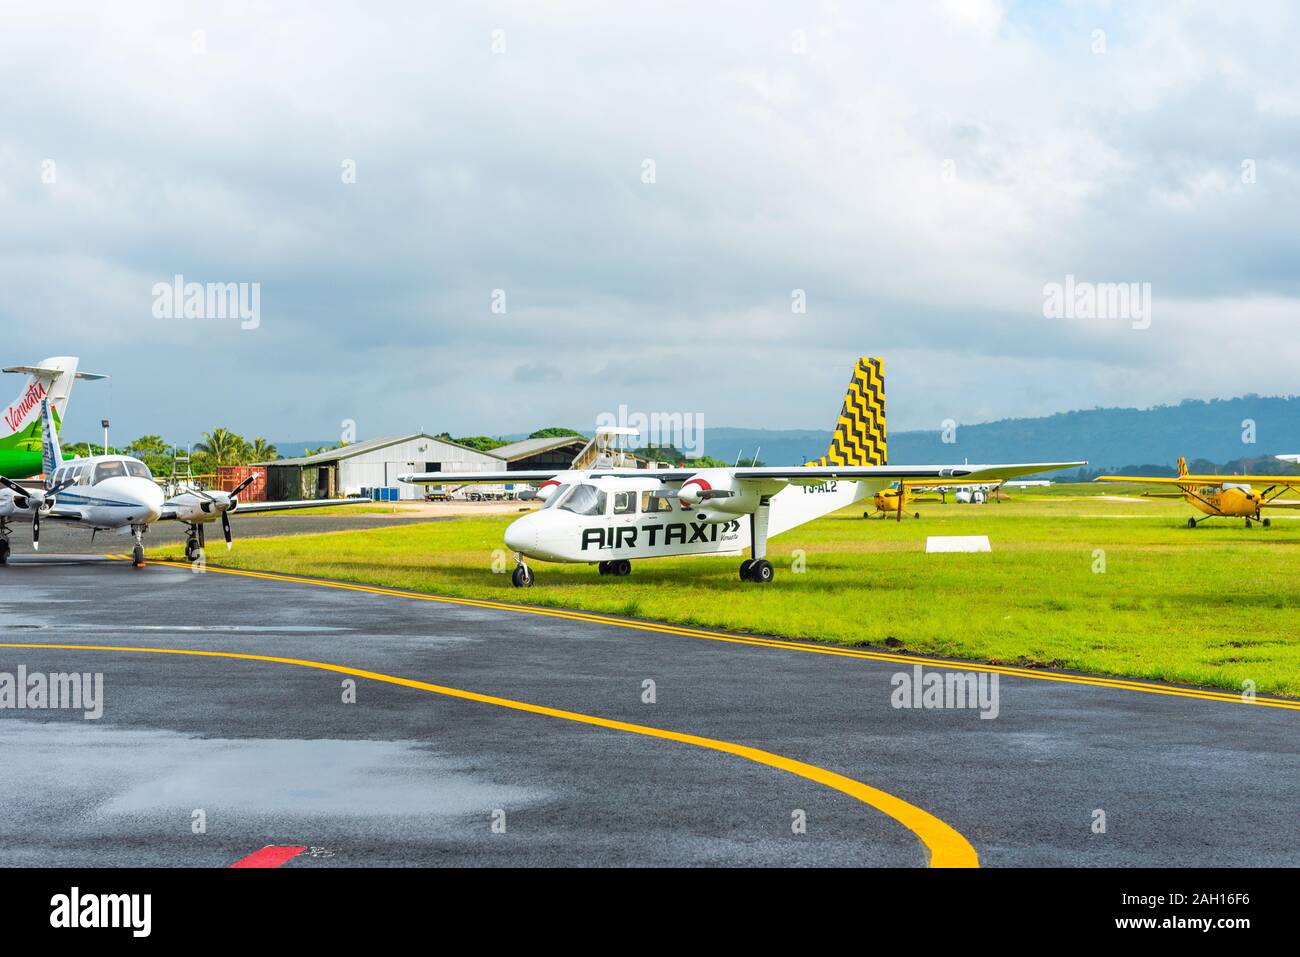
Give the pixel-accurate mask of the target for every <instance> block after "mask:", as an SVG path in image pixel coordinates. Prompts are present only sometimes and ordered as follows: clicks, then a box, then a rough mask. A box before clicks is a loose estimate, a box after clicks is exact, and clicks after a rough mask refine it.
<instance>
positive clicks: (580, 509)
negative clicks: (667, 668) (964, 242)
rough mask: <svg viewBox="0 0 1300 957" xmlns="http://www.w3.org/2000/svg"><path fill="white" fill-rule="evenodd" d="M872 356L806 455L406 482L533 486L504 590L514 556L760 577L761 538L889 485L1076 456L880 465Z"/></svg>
mask: <svg viewBox="0 0 1300 957" xmlns="http://www.w3.org/2000/svg"><path fill="white" fill-rule="evenodd" d="M885 463H886V456H885V386H884V377H883V374H882V361H881V360H880V359H878V358H866V357H864V358H862V359H859V360H858V363H857V365H856V367H855V368H854V371H853V376H852V378H851V379H850V380H849V389H848V393H847V394H846V395H845V397H844V406H843V408H842V410H841V412H840V417H839V421H838V423H837V424H836V427H835V433H834V435H833V437H832V439H831V446H830V449H829V450H828V451H827V453H826V455H824V456H822V458H821V459H819V460H817V461H816V462H808V463H807V464H806V465H803V466H790V467H779V468H772V467H766V466H761V467H757V468H753V467H750V468H746V467H744V466H740V467H736V468H705V469H696V468H658V467H654V468H647V469H634V468H613V469H596V470H586V469H584V470H567V471H558V472H556V471H536V472H534V471H518V472H509V471H507V472H460V473H454V474H452V473H447V472H426V473H419V474H413V475H403V476H399V478H400V480H401V481H403V482H411V483H415V484H426V485H428V484H443V483H448V484H472V483H498V482H541V483H542V484H541V488H540V489H539V490H538V495H539V497H542V498H544V499H545V502H546V504H545V505H543V506H542V508H541V509H539V510H538V511H536V512H533V513H531V514H529V515H525V516H523V517H522V518H519V519H516V520H515V521H514V522H513V523H511V525H510V526H509V527H508V528H507V529H506V532H505V543H506V545H507V546H508V547H509V548H510V549H512V550H513V551H514V552H515V562H516V567H515V571H514V574H513V576H512V578H511V580H512V581H513V583H514V585H515V586H516V587H527V586H529V585H531V584H532V583H533V572H532V569H530V568H529V567H528V565H527V564H526V562H525V561H524V559H525V558H534V559H537V560H540V561H548V562H585V563H588V564H596V565H597V566H598V567H599V569H600V573H601V574H602V575H626V574H628V573H629V572H630V571H631V568H632V561H633V560H639V559H643V558H664V557H668V556H675V555H727V554H739V553H740V552H741V551H742V550H743V549H745V548H749V549H750V557H749V558H748V559H746V560H745V561H743V562H742V563H741V565H740V578H741V580H742V581H751V582H769V581H771V580H772V576H773V569H772V563H771V562H769V561H768V560H767V558H766V557H765V556H766V554H767V540H768V539H769V538H771V537H772V536H774V535H780V534H781V533H782V532H786V531H789V530H790V529H792V528H797V527H798V526H800V525H803V524H805V523H807V522H811V521H812V520H814V519H816V518H820V517H822V516H823V515H828V514H830V513H831V512H835V511H838V510H839V509H841V508H844V507H845V506H846V505H851V504H852V503H854V502H857V501H861V500H862V499H864V498H866V497H868V496H870V495H874V494H875V493H876V492H877V491H879V490H880V489H882V488H884V487H885V486H887V485H889V484H890V483H891V482H894V481H899V480H907V479H956V480H959V481H958V484H961V483H962V481H963V480H964V481H965V482H976V481H988V482H997V481H1001V480H1003V479H1008V478H1014V477H1016V476H1018V475H1031V474H1033V473H1036V472H1049V471H1052V470H1053V469H1064V468H1073V467H1075V466H1079V465H1086V464H1087V463H1086V462H1034V463H1028V464H1017V465H887V464H885Z"/></svg>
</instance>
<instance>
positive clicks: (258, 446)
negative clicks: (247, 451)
mask: <svg viewBox="0 0 1300 957" xmlns="http://www.w3.org/2000/svg"><path fill="white" fill-rule="evenodd" d="M279 457H280V453H279V452H277V451H276V450H275V446H274V445H272V444H271V443H270V442H268V441H266V439H264V438H262V437H261V436H260V435H259V436H258V437H257V438H255V439H253V447H252V459H253V461H254V462H269V461H271V460H272V459H277V458H279Z"/></svg>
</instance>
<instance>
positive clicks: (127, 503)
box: [0, 399, 370, 568]
mask: <svg viewBox="0 0 1300 957" xmlns="http://www.w3.org/2000/svg"><path fill="white" fill-rule="evenodd" d="M41 433H42V434H41V454H42V465H43V467H44V471H45V487H44V488H28V487H25V486H22V485H19V484H18V483H17V482H15V481H13V480H12V479H10V478H6V477H4V476H0V486H3V488H0V565H3V564H5V563H6V562H7V561H8V560H9V532H10V526H9V522H10V519H12V518H16V517H23V518H25V517H27V516H29V515H30V516H31V520H32V548H35V549H38V548H40V542H41V521H42V520H46V521H50V520H53V521H58V522H62V523H66V524H70V525H79V526H82V527H84V528H89V529H91V538H92V539H93V538H94V536H95V534H97V533H98V532H104V531H125V530H126V529H127V528H128V527H129V528H130V531H131V535H132V536H133V537H134V538H135V547H134V548H133V549H132V553H131V557H132V559H133V560H134V561H133V564H134V565H135V566H136V567H137V568H138V567H140V566H141V565H143V564H144V534H145V532H146V531H148V529H149V526H150V525H152V524H153V523H154V522H157V521H160V520H175V521H178V522H184V523H185V524H186V525H187V526H188V531H187V534H186V537H185V557H186V558H187V559H188V560H190V561H194V560H195V559H196V558H198V557H199V555H200V554H201V552H202V549H203V545H204V538H203V527H204V525H206V524H208V523H209V522H215V521H218V520H219V521H220V522H221V531H222V532H223V533H224V535H225V538H226V547H227V548H229V547H230V545H231V538H230V513H231V512H233V511H235V510H236V509H238V510H239V511H241V512H274V511H282V510H286V509H293V508H316V507H319V506H322V505H352V504H360V503H363V502H369V501H370V500H369V499H365V498H348V499H324V500H318V501H305V502H248V503H246V504H241V503H240V501H239V493H240V492H242V491H243V490H244V487H245V486H246V485H247V484H248V483H249V482H251V481H252V478H251V477H249V478H247V479H245V480H244V481H243V482H241V483H240V484H239V485H238V486H236V487H235V488H234V489H232V490H231V491H229V492H215V491H214V492H205V491H202V490H200V489H187V490H186V491H184V492H181V493H180V494H179V495H176V496H174V497H173V498H170V499H167V500H166V501H163V493H162V489H160V488H159V487H158V485H157V483H155V482H154V480H153V476H152V475H151V474H150V472H149V466H147V465H145V464H144V463H143V462H141V461H140V460H139V459H135V458H132V457H131V456H129V455H91V456H87V457H86V458H79V459H68V460H66V461H65V460H64V458H63V453H62V450H61V449H60V448H59V433H58V427H57V426H56V424H55V422H54V415H53V411H52V409H51V408H50V404H49V402H48V401H47V400H44V399H43V400H42V401H41Z"/></svg>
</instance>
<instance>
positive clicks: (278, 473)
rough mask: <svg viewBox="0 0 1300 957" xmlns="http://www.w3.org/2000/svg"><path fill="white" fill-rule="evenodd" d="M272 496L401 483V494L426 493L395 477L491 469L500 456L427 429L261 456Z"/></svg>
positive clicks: (324, 493) (291, 497) (300, 496)
mask: <svg viewBox="0 0 1300 957" xmlns="http://www.w3.org/2000/svg"><path fill="white" fill-rule="evenodd" d="M258 465H259V466H262V467H265V469H266V497H267V499H269V500H271V501H289V500H296V499H311V498H331V497H333V496H338V495H359V494H360V493H361V490H362V489H363V488H365V489H369V488H397V489H398V495H399V497H401V498H403V499H419V498H423V497H424V487H423V486H420V485H407V484H406V483H404V482H399V481H397V476H399V475H405V474H407V473H410V472H490V471H494V470H499V469H500V468H501V459H500V458H498V457H497V456H495V455H489V454H488V453H486V452H480V451H478V450H477V449H471V448H468V447H466V446H464V445H457V444H456V443H454V442H448V441H446V440H444V439H436V438H434V437H433V436H432V435H429V434H427V433H425V432H416V433H415V434H414V435H393V436H388V437H386V438H379V439H367V440H366V441H365V442H357V443H356V444H354V445H345V446H343V448H341V449H330V450H329V451H327V452H318V453H317V454H315V455H305V456H300V457H298V458H292V459H276V460H275V461H274V462H259V463H258Z"/></svg>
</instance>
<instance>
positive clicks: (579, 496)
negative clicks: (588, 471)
mask: <svg viewBox="0 0 1300 957" xmlns="http://www.w3.org/2000/svg"><path fill="white" fill-rule="evenodd" d="M559 507H560V508H561V509H563V510H564V511H566V512H573V513H575V514H577V515H604V514H605V493H604V492H603V491H601V490H600V489H598V488H596V486H594V485H575V486H574V487H573V491H572V492H571V493H570V494H569V495H568V496H567V497H566V498H565V500H564V501H563V502H561V503H560V505H559Z"/></svg>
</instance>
